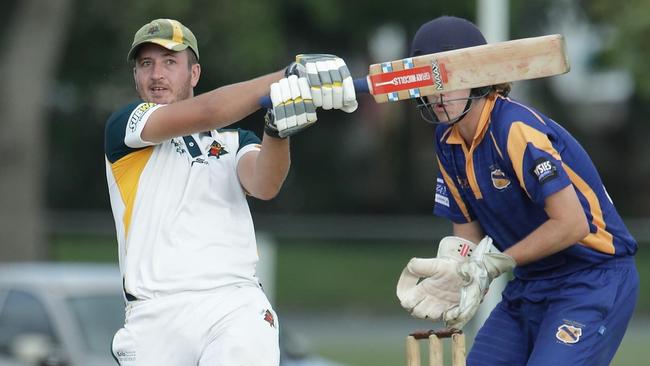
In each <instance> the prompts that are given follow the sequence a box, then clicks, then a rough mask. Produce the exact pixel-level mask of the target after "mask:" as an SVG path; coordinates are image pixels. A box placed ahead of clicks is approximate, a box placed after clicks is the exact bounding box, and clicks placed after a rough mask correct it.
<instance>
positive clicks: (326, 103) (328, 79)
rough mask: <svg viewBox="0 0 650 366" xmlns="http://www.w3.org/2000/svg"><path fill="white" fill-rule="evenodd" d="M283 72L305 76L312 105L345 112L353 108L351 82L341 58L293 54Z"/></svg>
mask: <svg viewBox="0 0 650 366" xmlns="http://www.w3.org/2000/svg"><path fill="white" fill-rule="evenodd" d="M286 72H287V73H288V74H294V75H297V76H298V77H301V78H302V77H305V78H307V81H308V83H309V86H310V88H311V95H312V96H313V100H314V106H316V107H323V109H340V110H342V111H344V112H347V113H352V112H354V111H355V110H356V109H357V107H358V104H357V98H356V93H355V91H354V82H353V81H352V76H350V70H348V67H347V65H346V64H345V61H343V59H342V58H340V57H338V56H335V55H328V54H306V55H297V56H296V61H295V62H293V63H292V64H290V65H289V66H288V67H287V70H286Z"/></svg>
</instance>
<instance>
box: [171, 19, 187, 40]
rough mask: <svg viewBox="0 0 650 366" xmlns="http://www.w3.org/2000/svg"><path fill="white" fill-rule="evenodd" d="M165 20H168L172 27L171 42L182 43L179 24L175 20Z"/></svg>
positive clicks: (181, 31)
mask: <svg viewBox="0 0 650 366" xmlns="http://www.w3.org/2000/svg"><path fill="white" fill-rule="evenodd" d="M167 20H169V22H170V23H171V25H172V29H173V34H172V40H173V41H174V42H178V43H183V29H182V28H181V24H180V23H179V22H178V21H176V20H172V19H167Z"/></svg>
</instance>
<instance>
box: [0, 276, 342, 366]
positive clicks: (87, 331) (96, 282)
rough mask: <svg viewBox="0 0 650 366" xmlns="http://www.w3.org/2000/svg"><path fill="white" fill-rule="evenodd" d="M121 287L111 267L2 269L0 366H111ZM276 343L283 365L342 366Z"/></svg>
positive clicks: (119, 321) (121, 311) (121, 321)
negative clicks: (279, 348)
mask: <svg viewBox="0 0 650 366" xmlns="http://www.w3.org/2000/svg"><path fill="white" fill-rule="evenodd" d="M121 283H122V281H121V277H120V273H119V269H118V267H117V266H116V265H113V264H81V263H14V264H2V265H0V366H33V365H38V366H109V365H110V366H115V365H116V362H115V361H114V360H113V357H112V354H111V351H110V347H111V343H112V339H113V335H114V334H115V332H116V331H117V330H118V329H119V328H120V327H121V326H122V325H123V324H124V300H123V296H122V287H121ZM281 337H282V338H284V336H281ZM287 340H288V339H287ZM280 343H281V347H282V348H283V351H282V357H283V359H282V366H341V365H338V364H335V363H333V362H331V361H329V360H326V359H324V358H320V357H314V356H312V355H307V354H304V353H302V352H299V351H298V350H297V349H292V346H291V342H283V341H282V339H281V342H280ZM179 366H184V365H179Z"/></svg>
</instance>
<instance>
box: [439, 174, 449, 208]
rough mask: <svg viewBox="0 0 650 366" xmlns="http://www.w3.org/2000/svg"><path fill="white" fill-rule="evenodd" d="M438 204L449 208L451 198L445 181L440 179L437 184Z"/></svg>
mask: <svg viewBox="0 0 650 366" xmlns="http://www.w3.org/2000/svg"><path fill="white" fill-rule="evenodd" d="M436 203H439V204H441V205H443V206H446V207H449V196H448V195H447V186H446V185H445V181H443V180H442V179H440V178H438V180H437V184H436Z"/></svg>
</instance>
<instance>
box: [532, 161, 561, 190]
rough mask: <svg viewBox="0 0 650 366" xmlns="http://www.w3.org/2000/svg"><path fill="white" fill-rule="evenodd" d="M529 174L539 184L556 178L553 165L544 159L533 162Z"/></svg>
mask: <svg viewBox="0 0 650 366" xmlns="http://www.w3.org/2000/svg"><path fill="white" fill-rule="evenodd" d="M531 173H532V174H533V175H534V176H535V177H536V178H537V181H538V182H539V184H544V183H546V182H548V181H551V180H553V179H555V178H557V176H558V173H557V167H556V166H555V164H554V163H553V162H552V161H551V160H548V159H545V158H541V159H537V160H535V167H534V168H533V169H532V170H531Z"/></svg>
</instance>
